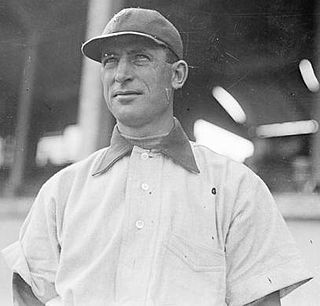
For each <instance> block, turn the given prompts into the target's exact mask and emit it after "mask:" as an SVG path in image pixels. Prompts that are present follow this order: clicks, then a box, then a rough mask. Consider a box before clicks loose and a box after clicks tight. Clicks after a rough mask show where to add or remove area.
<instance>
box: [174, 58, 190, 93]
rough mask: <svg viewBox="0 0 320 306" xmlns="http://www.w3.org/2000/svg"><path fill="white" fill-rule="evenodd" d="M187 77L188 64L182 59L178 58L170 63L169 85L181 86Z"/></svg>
mask: <svg viewBox="0 0 320 306" xmlns="http://www.w3.org/2000/svg"><path fill="white" fill-rule="evenodd" d="M187 77H188V64H187V63H186V62H185V61H184V60H179V61H177V62H175V63H173V64H172V78H171V85H172V87H173V88H174V89H179V88H181V87H182V86H183V84H184V82H185V81H186V79H187Z"/></svg>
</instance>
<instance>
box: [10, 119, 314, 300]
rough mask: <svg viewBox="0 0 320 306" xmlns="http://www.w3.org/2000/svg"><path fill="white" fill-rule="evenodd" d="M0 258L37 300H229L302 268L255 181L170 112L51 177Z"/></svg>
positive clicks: (289, 279)
mask: <svg viewBox="0 0 320 306" xmlns="http://www.w3.org/2000/svg"><path fill="white" fill-rule="evenodd" d="M4 256H5V258H6V259H7V261H8V263H9V265H10V266H11V268H12V269H13V271H15V272H17V273H19V274H20V275H21V276H22V277H23V279H24V280H25V282H27V283H28V284H29V285H30V286H31V287H32V289H33V292H34V293H35V295H36V296H37V297H38V299H40V300H41V301H42V302H43V303H46V302H48V301H49V304H47V305H50V303H53V301H57V300H58V301H59V300H60V302H58V303H59V304H60V305H68V306H69V305H70V306H71V305H76V306H82V305H86V306H87V305H94V306H99V305H101V306H102V305H114V306H116V305H119V306H120V305H121V306H127V305H128V306H129V305H130V306H134V305H137V306H142V305H145V306H160V305H161V306H162V305H163V306H164V305H183V306H188V305H190V306H191V305H203V306H207V305H208V306H209V305H210V306H221V305H231V306H237V305H244V304H247V303H250V302H252V301H254V300H257V299H259V298H261V297H263V296H265V295H267V294H270V293H271V292H274V291H277V290H280V294H281V296H283V295H285V294H287V293H288V292H289V291H291V290H293V289H294V288H295V287H297V286H299V285H301V284H302V283H304V282H305V281H307V280H308V279H310V277H311V275H310V274H309V272H308V271H306V270H305V267H304V263H303V261H302V259H301V257H300V254H299V252H298V251H297V248H296V246H295V243H294V241H293V239H292V237H291V235H290V233H289V232H288V229H287V227H286V225H285V222H284V220H283V219H282V217H281V215H280V213H279V210H278V208H277V206H276V204H275V203H274V201H273V198H272V196H271V194H270V192H269V191H268V189H267V187H266V186H265V184H264V183H263V182H262V180H261V179H260V178H259V177H257V176H256V175H255V174H254V173H253V172H252V171H251V170H249V169H248V168H247V167H246V166H244V165H242V164H239V163H236V162H234V161H231V160H229V159H227V158H226V157H223V156H221V155H218V154H216V153H214V152H212V151H210V150H209V149H207V148H206V147H203V146H200V145H197V144H194V143H191V142H189V141H188V140H187V138H186V136H185V134H184V132H183V130H182V129H181V126H180V124H179V123H178V122H177V121H176V125H175V128H174V129H173V130H172V132H171V133H170V134H169V135H168V136H166V137H165V139H164V141H163V142H162V143H161V144H160V145H159V146H156V147H155V148H154V149H151V150H150V149H144V148H141V147H138V146H133V145H132V143H130V142H128V140H126V139H124V138H123V137H122V136H121V135H120V134H119V133H118V132H117V129H115V130H114V134H113V138H112V143H111V147H109V148H106V149H102V150H100V151H97V152H96V153H94V154H93V155H91V156H90V157H88V158H87V159H85V160H83V161H81V162H79V163H76V164H73V165H71V166H69V167H67V168H65V169H63V170H62V171H60V172H59V173H57V174H56V175H54V176H53V177H52V178H51V179H50V180H49V181H47V182H46V183H45V184H44V186H43V187H42V188H41V190H40V192H39V195H38V196H37V199H36V200H35V202H34V205H33V207H32V209H31V211H30V213H29V215H28V217H27V219H26V221H25V223H24V225H23V226H22V228H21V232H20V238H19V241H18V242H16V243H15V244H14V245H12V246H9V247H8V248H7V249H6V250H4ZM57 296H58V298H57ZM50 301H51V302H50ZM52 305H56V304H52Z"/></svg>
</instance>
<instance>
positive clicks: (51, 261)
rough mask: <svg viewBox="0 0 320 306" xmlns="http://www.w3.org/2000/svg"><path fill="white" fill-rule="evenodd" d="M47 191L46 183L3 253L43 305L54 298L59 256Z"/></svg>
mask: <svg viewBox="0 0 320 306" xmlns="http://www.w3.org/2000/svg"><path fill="white" fill-rule="evenodd" d="M50 191H51V190H50V188H49V187H48V186H47V184H45V185H44V186H43V187H42V189H41V190H40V192H39V194H38V196H37V198H36V199H35V202H34V203H33V206H32V208H31V210H30V212H29V214H28V216H27V218H26V220H25V221H24V223H23V225H22V227H21V229H20V234H19V240H18V241H17V242H15V243H13V244H12V245H10V246H8V247H7V248H5V249H4V250H2V255H3V257H4V259H5V261H6V262H7V264H8V266H9V267H10V268H11V270H12V271H13V272H14V273H17V274H19V275H20V276H21V277H22V279H23V280H24V281H25V282H26V283H27V284H28V285H29V286H30V287H31V289H32V291H33V293H34V294H35V296H36V297H37V298H38V299H39V300H40V301H41V302H42V303H43V304H45V303H46V302H47V301H49V300H51V299H53V298H54V297H56V296H57V293H56V290H55V275H56V271H57V267H58V262H59V256H60V245H59V242H58V236H57V222H56V220H57V214H56V205H55V200H54V198H53V197H51V195H50V194H51V192H50Z"/></svg>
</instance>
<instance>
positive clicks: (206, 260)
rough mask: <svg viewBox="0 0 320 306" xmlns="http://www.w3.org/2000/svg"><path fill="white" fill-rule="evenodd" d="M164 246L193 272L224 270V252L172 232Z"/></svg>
mask: <svg viewBox="0 0 320 306" xmlns="http://www.w3.org/2000/svg"><path fill="white" fill-rule="evenodd" d="M165 246H166V248H167V249H168V250H169V251H170V252H172V253H173V254H175V255H176V256H177V257H178V258H179V259H181V260H182V261H183V262H185V264H187V265H188V266H189V267H190V268H191V269H192V270H193V271H195V272H210V271H224V268H225V257H224V252H223V251H221V250H218V249H214V248H209V247H206V246H202V245H199V244H196V243H193V242H190V241H187V240H186V239H184V238H182V237H180V236H177V235H175V234H172V235H171V237H170V238H169V239H168V240H167V242H166V243H165Z"/></svg>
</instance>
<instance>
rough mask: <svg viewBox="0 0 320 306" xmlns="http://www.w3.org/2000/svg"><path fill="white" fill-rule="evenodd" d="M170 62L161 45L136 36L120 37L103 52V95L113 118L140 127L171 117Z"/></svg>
mask: <svg viewBox="0 0 320 306" xmlns="http://www.w3.org/2000/svg"><path fill="white" fill-rule="evenodd" d="M171 77H172V69H171V64H169V63H167V62H166V51H165V49H164V48H161V47H160V46H158V45H156V44H155V43H153V42H152V41H151V40H149V39H147V38H143V37H139V36H132V35H124V36H120V37H118V38H116V39H114V41H113V42H112V44H111V43H109V45H108V46H107V47H105V48H104V49H103V52H102V68H101V78H102V83H103V92H104V98H105V100H106V102H107V105H108V108H109V110H110V111H111V113H112V114H113V115H114V116H115V118H116V119H117V120H118V121H120V122H121V123H122V124H124V125H126V126H130V127H140V126H143V125H146V124H149V123H152V122H155V121H159V120H162V118H168V116H172V101H171V100H172V98H171V94H170V91H172V85H171V79H172V78H171Z"/></svg>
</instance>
